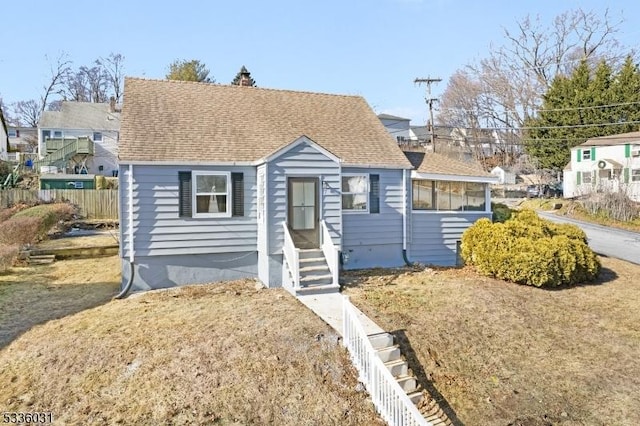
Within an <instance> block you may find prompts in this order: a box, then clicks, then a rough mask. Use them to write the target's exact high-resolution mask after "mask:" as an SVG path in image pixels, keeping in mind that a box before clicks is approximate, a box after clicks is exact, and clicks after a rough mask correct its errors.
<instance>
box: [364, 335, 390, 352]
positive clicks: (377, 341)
mask: <svg viewBox="0 0 640 426" xmlns="http://www.w3.org/2000/svg"><path fill="white" fill-rule="evenodd" d="M368 337H369V341H370V342H371V345H372V346H373V349H383V348H388V347H389V346H393V335H391V334H389V333H387V332H384V333H376V334H370V335H369V336H368Z"/></svg>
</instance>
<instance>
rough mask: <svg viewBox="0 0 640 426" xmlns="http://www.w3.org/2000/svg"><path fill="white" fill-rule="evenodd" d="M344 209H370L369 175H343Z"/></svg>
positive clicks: (364, 210) (362, 210)
mask: <svg viewBox="0 0 640 426" xmlns="http://www.w3.org/2000/svg"><path fill="white" fill-rule="evenodd" d="M342 210H344V211H352V212H368V211H369V175H342Z"/></svg>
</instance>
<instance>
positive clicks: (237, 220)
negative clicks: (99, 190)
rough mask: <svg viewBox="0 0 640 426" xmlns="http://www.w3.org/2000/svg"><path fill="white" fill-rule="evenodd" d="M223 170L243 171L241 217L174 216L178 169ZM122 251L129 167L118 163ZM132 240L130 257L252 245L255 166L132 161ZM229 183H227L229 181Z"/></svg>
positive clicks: (126, 253)
mask: <svg viewBox="0 0 640 426" xmlns="http://www.w3.org/2000/svg"><path fill="white" fill-rule="evenodd" d="M196 170H199V171H224V172H241V173H243V174H244V216H243V217H228V218H181V217H179V216H178V205H179V204H178V203H179V202H178V172H179V171H196ZM119 173H120V176H121V179H120V202H121V206H122V216H121V218H122V220H121V227H120V228H121V236H122V238H121V241H122V243H121V244H122V248H123V250H122V251H121V253H122V256H123V257H128V256H129V253H130V249H131V244H130V243H131V241H130V234H129V208H130V207H129V200H128V182H129V181H128V179H129V176H128V166H121V167H120V172H119ZM133 179H134V181H133V182H134V186H133V241H134V251H135V256H136V257H137V256H166V255H195V254H216V253H233V252H235V253H243V252H255V251H256V250H257V224H256V202H255V200H256V171H255V168H254V167H222V166H216V167H212V166H198V167H187V166H149V165H134V166H133ZM229 184H230V183H229Z"/></svg>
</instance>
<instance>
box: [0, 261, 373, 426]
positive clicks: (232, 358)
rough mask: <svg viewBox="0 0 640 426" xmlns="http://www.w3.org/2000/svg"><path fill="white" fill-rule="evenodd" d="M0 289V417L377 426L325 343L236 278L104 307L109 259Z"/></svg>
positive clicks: (114, 269) (48, 269)
mask: <svg viewBox="0 0 640 426" xmlns="http://www.w3.org/2000/svg"><path fill="white" fill-rule="evenodd" d="M1 278H2V280H1V281H0V304H1V305H2V306H3V311H2V314H0V329H1V330H2V333H3V334H2V341H1V342H2V343H1V346H0V348H1V349H0V383H2V385H1V386H0V411H21V412H25V411H26V412H35V411H40V412H41V411H51V412H53V415H54V418H55V419H56V422H57V423H60V424H136V425H137V424H175V425H178V424H185V425H186V424H212V423H216V424H277V425H316V424H330V425H333V424H353V425H364V424H367V425H369V424H372V425H376V424H383V423H382V422H381V420H380V419H379V417H378V416H377V414H376V413H375V411H374V408H373V405H372V404H371V403H370V400H369V399H368V397H367V395H366V393H364V392H359V391H357V390H356V389H357V379H356V377H357V375H356V372H355V370H354V368H353V367H352V365H351V363H350V361H349V359H348V356H347V353H346V351H345V350H344V348H343V347H342V346H341V345H339V344H338V339H337V336H336V334H335V333H334V332H333V331H332V330H331V329H330V328H329V327H328V326H327V325H326V324H325V323H324V322H323V321H322V320H320V319H319V318H317V317H316V316H314V315H313V314H312V313H311V312H310V311H308V310H307V309H306V308H305V307H303V306H302V305H301V304H300V303H299V302H297V301H296V300H295V299H294V298H293V297H292V296H290V295H289V294H288V293H286V292H284V291H282V290H265V289H261V290H258V289H256V288H255V284H254V283H253V282H250V281H238V282H232V283H226V284H215V285H205V286H193V287H185V288H181V289H174V290H169V291H161V292H150V293H146V294H142V295H136V296H133V297H130V298H128V299H125V300H117V301H111V300H110V298H111V296H112V295H113V294H115V293H116V292H117V287H118V282H119V274H118V259H117V258H116V257H113V258H102V259H94V260H69V261H63V262H56V263H54V264H52V265H50V266H39V267H30V268H21V269H17V270H14V271H13V273H12V274H10V275H5V276H3V277H1ZM7 306H8V307H9V308H8V309H6V308H5V307H7ZM56 318H58V319H56Z"/></svg>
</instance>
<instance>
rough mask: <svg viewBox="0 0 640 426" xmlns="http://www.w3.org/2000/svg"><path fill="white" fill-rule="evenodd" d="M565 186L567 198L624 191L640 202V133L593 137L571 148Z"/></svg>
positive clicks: (565, 173) (565, 174)
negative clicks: (593, 193)
mask: <svg viewBox="0 0 640 426" xmlns="http://www.w3.org/2000/svg"><path fill="white" fill-rule="evenodd" d="M563 185H564V188H563V190H564V196H565V198H573V197H578V196H581V195H586V194H589V193H592V192H608V191H613V192H619V191H622V192H624V193H626V194H627V195H628V196H629V198H631V199H632V200H634V201H640V132H630V133H621V134H617V135H610V136H602V137H599V138H593V139H589V140H588V141H586V142H585V143H583V144H580V145H578V146H575V147H573V148H571V161H570V162H569V163H568V164H567V166H566V167H565V169H564V184H563Z"/></svg>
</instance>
